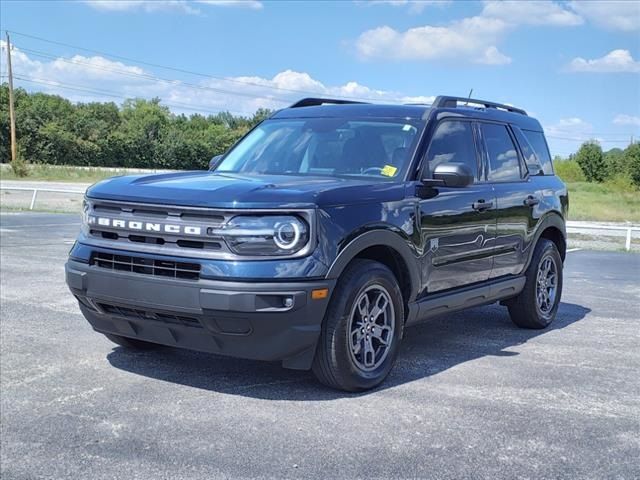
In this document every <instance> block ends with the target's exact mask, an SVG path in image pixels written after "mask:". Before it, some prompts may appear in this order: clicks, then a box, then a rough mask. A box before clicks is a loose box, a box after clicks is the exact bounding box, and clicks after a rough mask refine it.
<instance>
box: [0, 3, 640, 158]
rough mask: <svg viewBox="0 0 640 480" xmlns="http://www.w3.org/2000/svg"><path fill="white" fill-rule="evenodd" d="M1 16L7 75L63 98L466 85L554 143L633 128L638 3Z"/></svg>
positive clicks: (173, 99)
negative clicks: (521, 114)
mask: <svg viewBox="0 0 640 480" xmlns="http://www.w3.org/2000/svg"><path fill="white" fill-rule="evenodd" d="M0 27H1V28H2V29H3V38H4V30H9V31H10V32H15V33H13V34H12V42H13V43H14V45H15V46H14V50H13V58H14V61H13V63H14V71H15V74H16V76H17V78H18V79H17V80H16V84H17V85H19V86H22V87H24V88H26V89H28V90H40V91H46V92H50V93H58V94H60V95H63V96H65V97H68V98H70V99H72V100H74V101H92V100H103V101H115V102H118V103H120V102H121V101H122V98H124V97H132V96H139V97H146V98H151V97H153V96H158V97H160V98H161V99H162V100H163V101H164V102H165V103H166V104H167V105H168V106H170V108H172V109H173V110H174V111H178V112H185V113H195V112H198V113H206V112H216V111H219V110H227V109H228V110H230V111H234V112H246V113H250V112H253V111H254V110H255V109H256V108H258V107H261V106H264V107H268V108H279V107H283V106H286V105H287V104H288V103H290V102H291V101H293V100H295V99H296V98H300V97H302V96H308V95H310V94H318V95H320V94H321V95H334V96H340V97H354V98H359V99H372V100H373V101H386V102H416V101H429V100H431V99H432V98H433V96H435V95H438V94H449V95H461V96H465V95H467V94H468V92H469V90H470V89H471V88H473V90H474V96H475V97H478V98H483V99H489V100H494V101H499V102H505V103H511V104H514V105H517V106H519V107H522V108H524V109H526V110H527V111H529V112H531V113H532V114H533V115H535V116H537V117H538V118H539V119H540V121H541V122H542V124H543V125H544V127H545V130H546V132H547V136H548V137H549V143H550V145H551V149H552V153H553V154H560V155H566V154H568V153H571V152H573V151H575V149H576V148H577V147H578V146H579V144H580V143H581V142H582V141H584V140H587V139H590V138H595V139H598V140H599V141H601V143H602V144H603V147H604V148H605V149H608V148H612V147H622V148H624V147H625V145H626V143H627V142H628V141H629V138H630V137H631V135H634V136H635V138H640V2H634V1H622V2H614V1H607V2H598V1H588V2H559V1H557V2H494V1H486V2H481V1H478V2H475V1H465V2H461V1H443V2H439V1H425V2H415V1H410V0H390V1H372V2H365V1H342V2H337V1H336V2H317V3H315V2H269V1H247V2H238V1H233V0H226V1H215V0H214V1H209V0H201V1H186V0H185V1H181V0H174V1H168V2H160V1H76V2H56V1H46V2H38V1H3V2H2V3H1V4H0ZM23 34H27V35H31V37H30V36H25V35H23ZM33 36H35V37H40V38H41V39H43V40H41V39H36V38H32V37H33ZM45 40H46V41H45ZM51 41H53V42H58V43H51ZM61 43H62V44H67V45H61ZM2 48H3V52H2V59H1V67H2V72H1V73H2V74H3V75H5V74H6V64H5V63H6V51H5V48H6V47H5V43H4V40H3V43H2ZM83 49H85V50H83ZM141 62H145V63H141ZM150 64H155V65H156V66H152V65H150ZM160 66H165V67H172V68H174V69H173V70H172V69H167V68H160ZM175 69H179V70H183V71H178V70H175ZM184 71H189V72H192V73H186V72H184ZM195 73H197V74H200V75H195ZM4 80H5V77H3V81H4Z"/></svg>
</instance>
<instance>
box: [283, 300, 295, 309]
mask: <svg viewBox="0 0 640 480" xmlns="http://www.w3.org/2000/svg"><path fill="white" fill-rule="evenodd" d="M282 304H283V305H284V306H285V307H286V308H291V307H293V298H291V297H286V298H285V299H284V301H283V302H282Z"/></svg>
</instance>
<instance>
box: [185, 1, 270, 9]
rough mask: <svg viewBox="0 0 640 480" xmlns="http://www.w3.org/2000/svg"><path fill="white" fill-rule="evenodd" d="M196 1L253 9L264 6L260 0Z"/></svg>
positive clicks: (205, 3) (216, 5)
mask: <svg viewBox="0 0 640 480" xmlns="http://www.w3.org/2000/svg"><path fill="white" fill-rule="evenodd" d="M195 2H196V3H201V4H204V5H213V6H215V7H239V8H250V9H252V10H262V8H263V7H264V5H263V4H262V2H260V1H259V0H195Z"/></svg>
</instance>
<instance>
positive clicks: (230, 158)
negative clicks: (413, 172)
mask: <svg viewBox="0 0 640 480" xmlns="http://www.w3.org/2000/svg"><path fill="white" fill-rule="evenodd" d="M422 127H423V122H422V121H421V120H415V119H395V118H394V119H347V118H311V119H309V118H301V119H282V120H278V119H272V120H266V121H265V122H263V123H261V124H260V125H258V126H257V127H256V128H255V129H254V130H252V131H251V133H249V134H248V135H247V136H246V137H245V138H244V139H242V141H241V142H240V143H238V144H237V145H236V146H235V147H234V148H233V149H232V150H231V151H230V152H229V153H228V154H227V155H226V156H225V158H224V159H223V160H222V162H221V163H220V165H219V166H218V168H216V172H232V173H254V174H255V173H257V174H277V175H329V176H345V175H348V176H362V177H373V178H379V179H382V180H384V179H386V180H390V179H396V180H397V179H399V178H402V177H403V175H404V172H405V171H406V169H407V168H408V166H409V162H410V160H411V157H412V155H413V152H414V150H415V148H416V144H417V142H418V137H419V135H418V134H419V132H420V130H421V129H422Z"/></svg>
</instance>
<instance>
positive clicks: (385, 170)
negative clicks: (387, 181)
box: [380, 165, 398, 177]
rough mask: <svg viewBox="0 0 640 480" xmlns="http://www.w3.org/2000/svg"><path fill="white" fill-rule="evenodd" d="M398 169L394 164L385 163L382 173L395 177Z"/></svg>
mask: <svg viewBox="0 0 640 480" xmlns="http://www.w3.org/2000/svg"><path fill="white" fill-rule="evenodd" d="M397 171H398V169H397V168H396V167H394V166H393V165H385V166H384V168H383V169H382V171H381V172H380V173H382V175H384V176H385V177H393V176H394V175H395V174H396V172H397Z"/></svg>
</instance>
